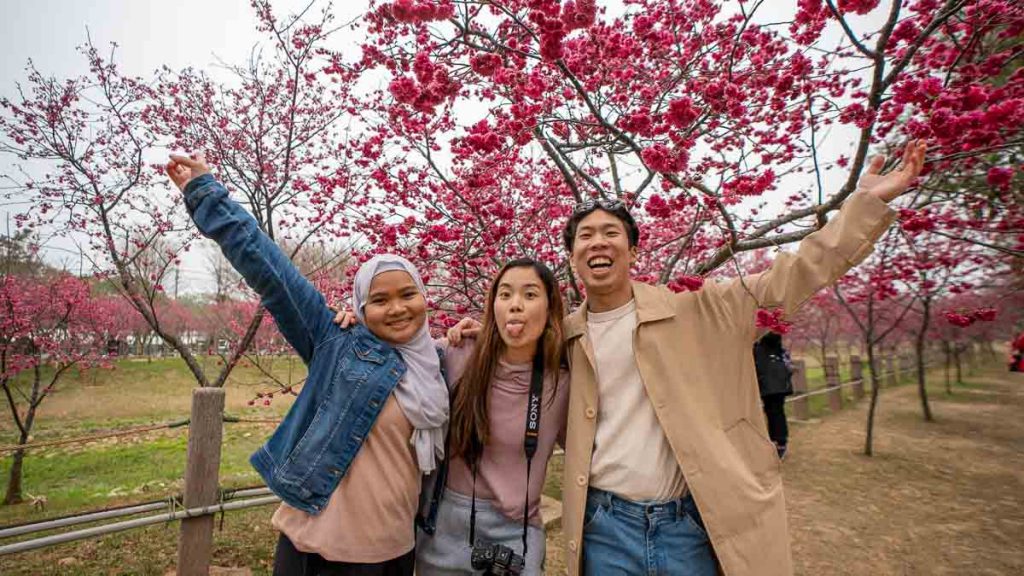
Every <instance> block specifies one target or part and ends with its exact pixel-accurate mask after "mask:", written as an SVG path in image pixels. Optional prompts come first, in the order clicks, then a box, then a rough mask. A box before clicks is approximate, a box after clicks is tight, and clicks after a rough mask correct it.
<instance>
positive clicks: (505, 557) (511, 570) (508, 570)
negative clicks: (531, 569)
mask: <svg viewBox="0 0 1024 576" xmlns="http://www.w3.org/2000/svg"><path fill="white" fill-rule="evenodd" d="M470 562H471V563H472V565H473V569H474V570H483V573H484V576H489V575H493V576H503V575H505V574H512V575H516V574H522V573H523V566H524V565H525V564H526V560H525V559H524V558H523V557H522V556H520V555H519V554H516V553H515V551H514V550H512V549H511V548H509V547H508V546H503V545H501V544H476V545H474V546H473V554H472V556H470Z"/></svg>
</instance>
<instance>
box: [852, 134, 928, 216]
mask: <svg viewBox="0 0 1024 576" xmlns="http://www.w3.org/2000/svg"><path fill="white" fill-rule="evenodd" d="M927 148H928V143H927V142H925V141H924V140H912V141H910V142H908V143H907V147H906V148H905V149H904V150H903V162H902V163H901V164H900V167H899V168H897V169H895V170H892V171H890V172H889V173H887V174H881V173H880V172H881V171H882V166H884V165H885V156H875V157H874V158H872V159H871V162H870V164H868V170H867V172H866V173H865V174H863V175H862V176H861V177H860V182H859V183H858V184H857V187H858V188H860V189H861V190H863V191H865V192H867V193H868V194H871V195H872V196H875V197H877V198H880V199H881V200H883V201H885V202H889V201H891V200H892V199H894V198H896V197H898V196H899V195H900V194H903V193H904V192H906V191H907V188H909V187H910V185H911V184H912V183H913V182H914V179H915V178H917V176H918V175H919V174H920V173H921V168H923V167H924V153H925V150H926V149H927Z"/></svg>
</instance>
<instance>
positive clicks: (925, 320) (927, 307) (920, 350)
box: [914, 298, 935, 422]
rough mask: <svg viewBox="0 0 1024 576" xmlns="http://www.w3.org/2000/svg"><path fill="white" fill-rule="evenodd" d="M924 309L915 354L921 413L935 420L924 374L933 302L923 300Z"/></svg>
mask: <svg viewBox="0 0 1024 576" xmlns="http://www.w3.org/2000/svg"><path fill="white" fill-rule="evenodd" d="M921 304H922V307H923V310H922V313H921V327H920V329H919V330H918V331H917V338H916V340H915V341H914V354H915V355H916V356H917V392H918V396H920V397H921V413H922V414H923V415H924V421H925V422H933V421H934V420H935V419H934V418H933V417H932V408H931V406H929V405H928V388H927V386H925V374H924V340H925V335H926V333H927V331H928V324H929V323H930V321H931V302H930V301H929V299H927V298H925V299H923V300H922V301H921Z"/></svg>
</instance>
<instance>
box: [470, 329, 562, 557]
mask: <svg viewBox="0 0 1024 576" xmlns="http://www.w3.org/2000/svg"><path fill="white" fill-rule="evenodd" d="M538 344H539V343H538ZM543 396H544V349H543V347H542V346H540V345H538V346H537V352H536V354H534V356H533V371H532V373H531V374H530V394H529V397H528V398H527V400H526V427H525V432H524V434H523V452H525V454H526V500H525V502H524V503H523V557H524V558H525V557H526V552H527V548H528V545H527V532H528V530H529V527H530V469H531V464H532V463H533V456H534V454H536V453H537V446H538V445H539V444H540V405H541V401H542V398H543ZM482 454H483V447H481V448H480V450H477V452H476V457H475V458H474V459H473V462H472V464H471V465H470V468H471V469H472V471H473V498H472V502H471V504H470V511H469V545H470V546H473V545H475V544H476V473H477V468H478V466H479V465H480V457H481V455H482Z"/></svg>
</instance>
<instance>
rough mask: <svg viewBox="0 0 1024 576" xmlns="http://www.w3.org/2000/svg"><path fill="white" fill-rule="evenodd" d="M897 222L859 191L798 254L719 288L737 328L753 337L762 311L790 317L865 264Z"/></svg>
mask: <svg viewBox="0 0 1024 576" xmlns="http://www.w3.org/2000/svg"><path fill="white" fill-rule="evenodd" d="M895 219H896V212H895V211H894V210H893V209H891V208H889V206H888V205H887V204H886V203H885V202H883V201H882V200H880V199H879V198H876V197H874V196H872V195H870V194H867V193H865V192H861V191H858V192H855V193H853V194H851V195H850V197H849V198H848V199H847V200H846V202H845V203H844V204H843V207H842V208H841V209H840V210H839V213H838V214H837V215H836V216H835V217H834V218H833V219H832V220H830V221H829V222H828V223H827V224H825V226H823V227H822V228H821V229H820V230H818V231H816V232H814V233H813V234H810V235H809V236H807V237H806V238H804V239H803V241H802V242H800V246H799V247H798V248H797V250H796V251H795V252H783V253H781V254H779V255H778V256H777V257H776V258H775V261H774V262H772V265H771V266H770V267H769V268H768V270H766V271H764V272H761V273H760V274H752V275H748V276H743V277H740V278H735V279H732V280H729V281H727V282H724V283H723V284H721V285H720V286H718V287H717V289H718V293H719V295H720V296H721V298H722V300H723V302H722V303H723V304H724V305H725V307H726V308H728V309H729V312H730V314H729V316H730V317H731V318H732V319H733V322H735V323H738V324H739V325H738V326H736V328H738V329H741V330H743V331H745V332H749V334H750V338H751V340H753V338H754V335H755V318H756V314H757V309H758V308H766V309H775V308H781V309H782V310H783V312H784V314H785V315H786V316H787V317H792V315H793V314H794V313H795V312H796V311H797V309H799V308H800V306H802V305H803V303H804V302H806V301H807V300H808V299H809V298H810V297H811V296H813V295H814V294H815V293H816V292H818V290H821V289H822V288H825V287H826V286H830V285H832V284H834V283H835V282H836V281H837V280H839V278H841V277H842V276H843V275H844V274H846V272H847V271H848V270H850V269H851V268H853V267H854V266H856V265H857V264H859V263H861V262H862V261H863V260H864V259H865V258H867V256H868V255H869V254H871V251H872V250H873V249H874V245H875V241H877V240H878V239H879V238H880V237H881V236H882V234H884V233H885V231H886V229H888V228H889V226H890V225H892V223H893V221H894V220H895Z"/></svg>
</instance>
